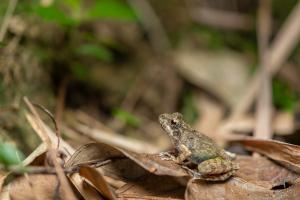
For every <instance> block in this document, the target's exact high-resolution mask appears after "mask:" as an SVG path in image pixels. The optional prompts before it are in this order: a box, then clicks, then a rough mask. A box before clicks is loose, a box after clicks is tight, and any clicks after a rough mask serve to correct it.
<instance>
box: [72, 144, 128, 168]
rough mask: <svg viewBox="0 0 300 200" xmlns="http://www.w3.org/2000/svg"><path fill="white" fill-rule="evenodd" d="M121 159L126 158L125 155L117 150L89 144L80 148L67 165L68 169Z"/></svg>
mask: <svg viewBox="0 0 300 200" xmlns="http://www.w3.org/2000/svg"><path fill="white" fill-rule="evenodd" d="M120 157H124V155H123V154H122V153H121V152H120V151H119V150H117V149H116V148H113V147H111V146H109V145H107V144H104V143H89V144H86V145H83V146H81V147H79V148H78V149H77V150H76V151H75V153H74V154H72V156H71V158H70V159H69V160H68V161H67V163H66V167H71V166H78V165H83V164H90V163H96V162H99V161H104V160H108V159H113V158H120Z"/></svg>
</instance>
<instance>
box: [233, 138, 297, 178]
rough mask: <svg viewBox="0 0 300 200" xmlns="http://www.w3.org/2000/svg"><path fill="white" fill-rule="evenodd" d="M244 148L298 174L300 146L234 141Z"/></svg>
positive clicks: (248, 139) (275, 142)
mask: <svg viewBox="0 0 300 200" xmlns="http://www.w3.org/2000/svg"><path fill="white" fill-rule="evenodd" d="M235 141H237V142H239V143H241V144H242V145H243V146H245V148H247V149H249V150H251V151H255V152H258V153H260V154H262V155H265V156H266V157H268V158H271V159H272V160H275V161H277V162H279V163H280V164H282V165H284V166H285V167H287V168H288V169H291V170H293V171H295V172H297V173H300V146H297V145H293V144H288V143H284V142H279V141H275V140H261V139H252V138H245V139H242V140H235Z"/></svg>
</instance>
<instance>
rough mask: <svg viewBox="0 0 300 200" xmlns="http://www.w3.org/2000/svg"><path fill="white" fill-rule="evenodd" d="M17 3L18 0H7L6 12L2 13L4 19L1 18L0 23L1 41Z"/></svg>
mask: <svg viewBox="0 0 300 200" xmlns="http://www.w3.org/2000/svg"><path fill="white" fill-rule="evenodd" d="M17 3H18V0H10V1H9V4H8V7H7V10H6V13H5V15H4V19H3V22H2V25H1V28H0V42H2V41H3V39H4V37H5V34H6V32H7V28H8V23H9V20H10V18H11V16H12V15H13V13H14V11H15V8H16V6H17Z"/></svg>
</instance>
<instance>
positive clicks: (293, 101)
mask: <svg viewBox="0 0 300 200" xmlns="http://www.w3.org/2000/svg"><path fill="white" fill-rule="evenodd" d="M298 100H299V97H297V95H296V94H295V93H294V92H293V91H292V90H291V89H290V88H289V87H288V86H287V85H286V84H284V83H283V82H281V81H279V80H276V79H275V80H274V81H273V102H274V104H275V106H277V107H278V108H280V109H282V110H285V111H294V110H295V109H296V105H297V101H298Z"/></svg>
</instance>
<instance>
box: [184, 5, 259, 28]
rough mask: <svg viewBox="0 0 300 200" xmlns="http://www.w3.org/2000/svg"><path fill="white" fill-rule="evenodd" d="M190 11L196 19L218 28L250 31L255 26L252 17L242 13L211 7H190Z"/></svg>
mask: <svg viewBox="0 0 300 200" xmlns="http://www.w3.org/2000/svg"><path fill="white" fill-rule="evenodd" d="M189 7H190V6H189ZM189 12H190V13H191V14H190V15H191V18H192V19H193V20H194V21H196V22H198V23H201V24H205V25H209V26H212V27H216V28H223V29H235V30H242V31H249V30H253V28H254V21H253V19H252V17H251V16H250V15H246V14H242V13H237V12H233V11H224V10H216V9H211V8H189Z"/></svg>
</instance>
